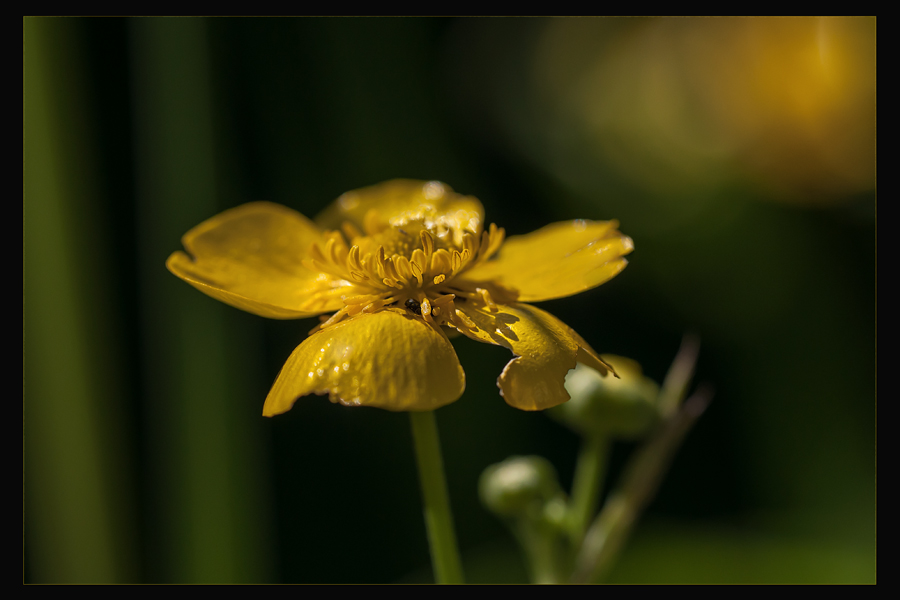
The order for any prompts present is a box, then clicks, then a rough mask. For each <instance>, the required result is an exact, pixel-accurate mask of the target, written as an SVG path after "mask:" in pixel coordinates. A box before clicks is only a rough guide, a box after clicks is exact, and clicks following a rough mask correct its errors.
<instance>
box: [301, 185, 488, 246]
mask: <svg viewBox="0 0 900 600" xmlns="http://www.w3.org/2000/svg"><path fill="white" fill-rule="evenodd" d="M483 217H484V208H483V207H482V206H481V202H480V201H479V200H478V199H477V198H475V197H473V196H461V195H460V194H457V193H456V192H454V191H453V189H452V188H451V187H450V186H449V185H447V184H445V183H441V182H440V181H416V180H413V179H394V180H392V181H386V182H384V183H380V184H378V185H373V186H369V187H365V188H362V189H358V190H353V191H351V192H347V193H345V194H343V195H341V197H340V198H338V199H337V200H335V201H334V202H333V203H332V204H331V206H329V207H328V208H326V209H325V210H324V211H322V212H321V213H320V214H319V216H318V217H316V223H317V224H318V225H319V226H320V227H322V229H340V228H341V227H342V226H343V224H344V222H345V221H349V222H350V223H352V224H353V225H354V226H356V228H358V229H359V230H360V231H362V232H367V233H368V234H370V235H371V234H373V233H376V232H374V231H370V230H371V229H372V228H373V227H376V228H377V227H387V226H390V225H401V226H402V225H403V224H404V223H405V222H408V221H420V220H423V221H424V222H425V224H426V226H427V227H429V228H432V227H434V228H435V229H441V228H447V229H451V230H454V231H459V232H462V231H471V232H473V233H480V232H481V230H482V228H483V227H484V223H483Z"/></svg>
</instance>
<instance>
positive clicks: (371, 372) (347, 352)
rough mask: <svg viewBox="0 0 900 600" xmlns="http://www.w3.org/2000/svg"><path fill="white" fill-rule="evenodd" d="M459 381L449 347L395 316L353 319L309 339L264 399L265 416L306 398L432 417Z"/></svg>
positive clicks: (426, 328) (418, 324) (420, 325)
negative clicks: (324, 396)
mask: <svg viewBox="0 0 900 600" xmlns="http://www.w3.org/2000/svg"><path fill="white" fill-rule="evenodd" d="M464 389H465V374H464V373H463V370H462V367H461V366H460V364H459V360H458V359H457V358H456V352H455V351H454V350H453V346H452V345H451V344H450V342H449V341H448V340H447V339H446V337H444V336H443V335H442V334H441V333H440V332H438V331H437V330H435V329H434V328H433V327H431V326H430V325H428V324H426V323H425V322H424V321H423V320H422V319H419V318H414V317H412V316H410V315H409V313H408V312H406V311H404V310H401V309H393V308H389V309H385V310H382V311H381V312H378V313H375V314H365V315H360V316H358V317H356V318H354V319H351V320H349V321H345V322H342V323H339V324H337V325H335V326H333V327H330V328H328V329H325V330H323V331H320V332H318V333H315V334H313V335H312V336H310V337H309V338H307V339H306V341H304V342H303V343H302V344H300V346H298V347H297V349H296V350H294V352H293V354H291V356H290V358H289V359H288V361H287V363H285V365H284V368H283V369H282V370H281V373H279V375H278V379H277V380H276V381H275V385H273V386H272V390H271V391H270V392H269V396H268V398H266V404H265V407H264V408H263V414H264V415H265V416H273V415H277V414H280V413H283V412H285V411H287V410H290V408H291V406H292V405H293V404H294V401H296V400H297V398H299V397H300V396H305V395H307V394H326V393H327V394H328V395H329V399H330V400H331V401H332V402H340V403H342V404H346V405H350V406H376V407H379V408H385V409H388V410H394V411H407V410H433V409H435V408H438V407H440V406H443V405H445V404H449V403H450V402H453V401H454V400H456V399H458V398H459V397H460V396H461V395H462V393H463V390H464Z"/></svg>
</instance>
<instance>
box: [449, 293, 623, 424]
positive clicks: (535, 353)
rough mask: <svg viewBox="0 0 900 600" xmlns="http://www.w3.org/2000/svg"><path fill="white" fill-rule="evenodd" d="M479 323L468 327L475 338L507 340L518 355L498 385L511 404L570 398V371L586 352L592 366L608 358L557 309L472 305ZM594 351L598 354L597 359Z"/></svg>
mask: <svg viewBox="0 0 900 600" xmlns="http://www.w3.org/2000/svg"><path fill="white" fill-rule="evenodd" d="M463 310H464V312H465V314H466V316H468V317H469V319H471V320H472V322H474V323H475V325H476V326H477V329H475V330H467V331H466V330H464V331H463V333H464V334H465V335H467V336H469V337H471V338H473V339H476V340H479V341H482V342H486V343H489V344H496V345H498V346H505V347H507V348H509V349H510V350H511V351H512V352H513V354H515V355H516V356H517V357H516V358H514V359H512V360H511V361H509V363H508V364H507V365H506V368H504V369H503V373H501V375H500V378H499V379H498V380H497V385H498V386H499V387H500V394H501V395H502V396H503V398H504V399H505V400H506V402H507V404H509V405H511V406H514V407H516V408H519V409H522V410H543V409H545V408H550V407H551V406H556V405H558V404H562V403H563V402H565V401H567V400H568V399H569V393H568V392H566V388H565V385H564V384H565V378H566V373H568V372H569V370H570V369H573V368H574V367H575V363H576V361H577V359H579V358H581V357H582V356H583V357H585V359H586V361H587V362H588V364H589V365H590V366H594V365H595V364H597V363H598V364H599V366H600V369H601V370H603V371H602V372H605V363H603V362H602V361H601V360H600V359H599V357H596V354H595V353H594V351H593V350H591V349H590V347H589V346H587V344H585V343H584V340H582V339H581V336H579V335H578V334H577V333H575V332H574V331H572V329H571V328H570V327H569V326H568V325H566V324H565V323H563V322H562V321H560V320H559V319H557V318H556V317H554V316H553V315H551V314H550V313H548V312H545V311H543V310H541V309H539V308H536V307H534V306H529V305H527V304H510V305H506V306H499V307H498V309H497V311H496V312H491V311H490V310H488V309H486V308H477V307H474V306H466V308H465V309H463ZM593 357H596V361H595V360H594V358H593Z"/></svg>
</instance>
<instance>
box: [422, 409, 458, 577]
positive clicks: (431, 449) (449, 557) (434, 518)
mask: <svg viewBox="0 0 900 600" xmlns="http://www.w3.org/2000/svg"><path fill="white" fill-rule="evenodd" d="M409 418H410V423H411V424H412V434H413V443H414V445H415V447H416V462H417V463H418V465H419V481H420V483H421V485H422V501H423V504H424V507H423V510H424V513H425V528H426V529H427V530H428V544H429V546H430V547H431V564H432V567H433V568H434V577H435V580H436V581H437V582H438V583H463V573H462V564H461V562H460V560H459V548H458V547H457V545H456V534H454V533H453V515H452V513H451V512H450V497H449V496H448V494H447V482H446V480H445V477H444V463H443V460H442V459H441V444H440V440H439V439H438V431H437V421H436V420H435V418H434V412H432V411H430V410H429V411H423V412H410V413H409Z"/></svg>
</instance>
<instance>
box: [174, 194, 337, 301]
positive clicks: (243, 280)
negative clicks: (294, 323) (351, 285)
mask: <svg viewBox="0 0 900 600" xmlns="http://www.w3.org/2000/svg"><path fill="white" fill-rule="evenodd" d="M321 239H322V234H321V232H320V231H319V229H318V228H317V227H316V226H315V225H314V224H313V223H312V222H311V221H310V220H309V219H307V218H306V217H304V216H303V215H301V214H300V213H298V212H296V211H293V210H291V209H289V208H287V207H285V206H280V205H278V204H272V203H269V202H253V203H250V204H244V205H242V206H238V207H236V208H232V209H230V210H226V211H225V212H223V213H221V214H219V215H216V216H215V217H213V218H211V219H209V220H207V221H204V222H203V223H201V224H200V225H197V226H196V227H194V228H193V229H191V230H190V231H188V232H187V233H186V234H185V235H184V237H183V238H181V241H182V243H183V244H184V248H185V250H187V251H188V254H190V255H191V256H193V258H191V256H189V255H188V254H185V253H184V252H175V253H174V254H172V255H171V256H170V257H169V260H168V261H166V266H167V267H168V268H169V270H170V271H172V273H174V274H175V275H177V276H178V277H181V278H182V279H184V280H185V281H187V282H188V283H190V284H191V285H193V286H194V287H196V288H197V289H199V290H200V291H201V292H203V293H205V294H208V295H210V296H212V297H213V298H216V299H217V300H221V301H222V302H225V303H227V304H230V305H231V306H235V307H237V308H240V309H242V310H246V311H248V312H251V313H254V314H257V315H261V316H263V317H270V318H273V319H296V318H301V317H308V316H312V315H317V314H320V313H323V312H326V311H330V310H337V309H338V308H340V307H341V306H342V304H341V298H340V296H341V294H342V293H345V292H346V290H345V289H343V288H342V286H343V285H345V284H346V282H343V281H341V280H338V279H335V278H334V277H331V276H329V275H324V274H319V273H315V272H313V271H310V270H309V269H307V268H306V267H304V266H303V265H302V264H301V261H302V260H303V259H304V258H306V256H307V254H308V252H309V248H310V246H311V245H312V243H313V242H315V241H319V240H321Z"/></svg>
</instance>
